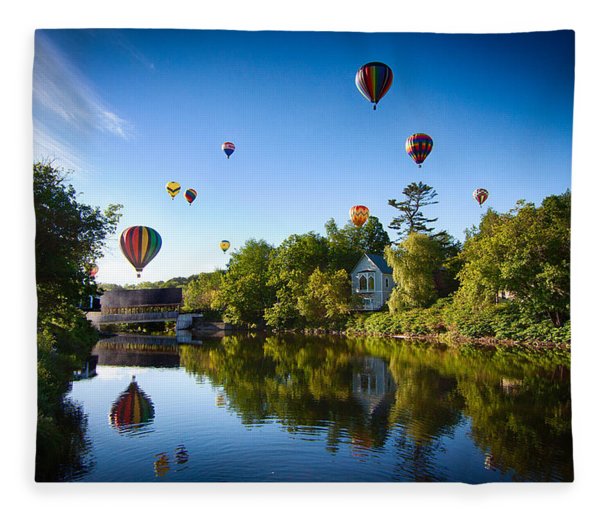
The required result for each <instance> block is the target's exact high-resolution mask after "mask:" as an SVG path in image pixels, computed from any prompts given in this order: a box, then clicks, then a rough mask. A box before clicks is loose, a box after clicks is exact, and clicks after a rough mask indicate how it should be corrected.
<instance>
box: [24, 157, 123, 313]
mask: <svg viewBox="0 0 600 516" xmlns="http://www.w3.org/2000/svg"><path fill="white" fill-rule="evenodd" d="M66 179H67V175H66V174H65V173H64V172H63V171H61V170H58V169H56V168H54V167H53V166H52V164H50V163H35V164H34V165H33V195H34V205H35V216H36V237H35V259H36V283H37V296H38V310H39V312H40V315H41V318H40V319H39V320H38V323H40V324H43V323H44V322H46V321H47V319H46V318H45V317H44V316H45V315H47V314H48V315H50V314H54V313H55V312H56V308H57V306H59V305H69V306H70V305H73V304H75V305H77V304H79V303H80V301H81V300H82V298H83V297H84V296H87V295H89V294H93V293H94V292H95V283H94V281H93V280H91V279H90V277H89V274H88V272H87V267H89V264H90V263H94V262H96V261H97V260H99V259H100V258H102V256H103V246H104V243H105V240H106V238H107V237H108V236H109V235H111V234H113V233H114V232H115V230H116V227H117V223H118V221H119V218H120V213H119V210H120V209H121V208H122V206H121V205H118V204H111V205H109V206H108V208H107V209H106V210H105V211H104V212H102V211H101V210H100V208H93V207H91V206H88V205H87V204H82V203H79V202H78V201H77V194H76V192H75V189H74V188H73V186H72V185H68V184H66Z"/></svg>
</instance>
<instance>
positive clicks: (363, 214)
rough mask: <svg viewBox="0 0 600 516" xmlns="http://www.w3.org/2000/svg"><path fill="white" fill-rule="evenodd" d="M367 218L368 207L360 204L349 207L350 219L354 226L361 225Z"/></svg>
mask: <svg viewBox="0 0 600 516" xmlns="http://www.w3.org/2000/svg"><path fill="white" fill-rule="evenodd" d="M368 219H369V208H367V207H366V206H362V205H360V204H358V205H356V206H352V208H350V220H351V221H352V223H353V224H354V225H355V226H356V227H361V226H362V225H363V224H364V223H365V222H367V220H368Z"/></svg>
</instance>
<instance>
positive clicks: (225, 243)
mask: <svg viewBox="0 0 600 516" xmlns="http://www.w3.org/2000/svg"><path fill="white" fill-rule="evenodd" d="M230 245H231V244H230V243H229V240H221V243H220V244H219V247H220V248H221V251H223V252H226V251H227V249H229V246H230Z"/></svg>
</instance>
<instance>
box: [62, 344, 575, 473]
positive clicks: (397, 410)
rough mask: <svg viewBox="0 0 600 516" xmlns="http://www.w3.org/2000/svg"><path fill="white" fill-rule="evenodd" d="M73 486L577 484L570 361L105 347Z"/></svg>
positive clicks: (384, 349) (87, 392)
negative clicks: (77, 483) (81, 483)
mask: <svg viewBox="0 0 600 516" xmlns="http://www.w3.org/2000/svg"><path fill="white" fill-rule="evenodd" d="M94 353H95V354H96V355H97V356H98V366H97V376H95V377H93V378H91V379H85V380H79V381H76V382H74V384H73V389H72V392H71V394H70V398H71V399H72V400H73V402H74V403H75V404H78V405H80V407H81V408H82V411H83V413H84V414H85V425H84V427H85V434H84V435H85V442H86V443H87V446H86V448H85V452H84V454H83V456H82V460H81V464H79V466H78V467H77V468H75V469H74V470H73V471H72V472H71V473H69V474H68V475H67V476H66V478H65V479H66V480H75V481H92V482H113V481H118V482H129V481H140V482H198V481H209V482H216V481H217V482H218V481H260V482H262V481H268V482H273V481H274V482H277V481H328V482H335V481H365V482H376V481H388V482H389V481H460V482H470V483H479V482H489V481H495V482H497V481H501V482H505V481H569V480H572V477H573V466H572V460H571V455H572V444H571V428H570V418H571V414H570V409H571V405H570V385H569V370H568V366H567V364H568V358H565V357H560V356H555V355H551V356H549V355H548V354H539V355H536V354H531V353H523V352H516V351H503V352H490V351H485V352H484V351H480V350H476V349H463V350H461V351H455V350H450V349H445V348H444V347H441V346H432V345H424V344H418V343H408V342H399V341H397V340H393V339H380V338H362V337H361V338H352V339H351V338H331V337H305V336H302V337H298V336H294V337H285V338H282V337H272V336H267V337H265V336H253V337H248V336H230V337H225V338H223V339H221V340H215V341H204V342H203V343H201V344H190V345H181V346H177V345H176V344H175V343H174V342H172V341H169V340H167V339H162V340H160V339H159V340H156V339H154V340H152V339H150V340H148V339H144V338H139V337H117V338H114V339H107V340H104V341H101V342H99V343H98V345H97V346H96V348H95V351H94Z"/></svg>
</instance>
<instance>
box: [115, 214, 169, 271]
mask: <svg viewBox="0 0 600 516" xmlns="http://www.w3.org/2000/svg"><path fill="white" fill-rule="evenodd" d="M119 243H120V245H121V251H122V252H123V254H124V255H125V258H127V260H129V263H131V265H133V267H134V268H135V270H136V272H137V273H138V274H137V277H138V278H139V277H140V273H141V272H142V270H143V269H144V267H145V266H146V265H148V264H149V263H150V262H151V261H152V260H153V259H154V257H155V256H156V255H157V254H158V252H159V251H160V248H161V246H162V238H161V237H160V235H159V234H158V231H156V230H155V229H152V228H149V227H146V226H132V227H130V228H127V229H126V230H125V231H123V233H121V239H120V241H119Z"/></svg>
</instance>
